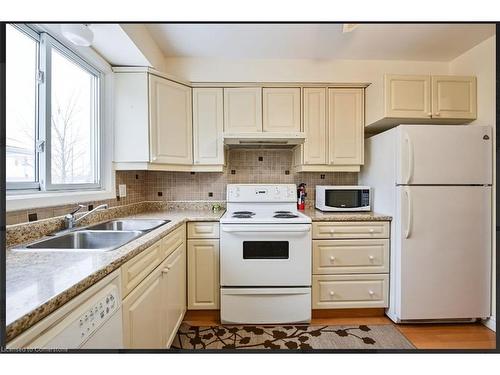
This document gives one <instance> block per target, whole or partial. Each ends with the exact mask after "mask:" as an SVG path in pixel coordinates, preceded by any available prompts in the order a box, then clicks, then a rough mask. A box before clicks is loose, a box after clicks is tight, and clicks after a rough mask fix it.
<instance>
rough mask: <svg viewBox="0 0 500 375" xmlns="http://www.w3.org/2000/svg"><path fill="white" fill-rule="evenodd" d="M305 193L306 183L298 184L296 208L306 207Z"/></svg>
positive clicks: (301, 209)
mask: <svg viewBox="0 0 500 375" xmlns="http://www.w3.org/2000/svg"><path fill="white" fill-rule="evenodd" d="M306 195H307V194H306V184H304V183H301V184H299V186H298V187H297V210H300V211H304V210H305V209H306Z"/></svg>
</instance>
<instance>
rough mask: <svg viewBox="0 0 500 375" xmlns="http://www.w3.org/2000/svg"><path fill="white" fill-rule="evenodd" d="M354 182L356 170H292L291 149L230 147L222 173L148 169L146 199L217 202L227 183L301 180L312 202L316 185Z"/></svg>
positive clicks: (298, 181) (296, 182)
mask: <svg viewBox="0 0 500 375" xmlns="http://www.w3.org/2000/svg"><path fill="white" fill-rule="evenodd" d="M322 177H323V178H322ZM357 181H358V174H357V173H348V172H328V173H326V172H322V173H312V172H302V173H293V171H292V151H291V150H287V149H282V150H246V149H232V150H230V151H229V157H228V165H227V167H226V170H225V171H224V172H223V173H206V172H203V173H201V172H200V173H185V172H158V171H148V173H147V175H146V199H147V200H166V201H184V200H186V201H193V200H213V201H220V200H225V199H226V185H227V184H242V183H280V184H299V183H301V182H304V183H306V190H307V193H308V195H307V200H308V201H309V202H314V189H315V186H316V185H356V184H357Z"/></svg>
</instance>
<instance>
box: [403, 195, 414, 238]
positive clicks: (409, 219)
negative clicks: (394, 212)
mask: <svg viewBox="0 0 500 375" xmlns="http://www.w3.org/2000/svg"><path fill="white" fill-rule="evenodd" d="M405 195H406V201H407V202H408V210H407V215H408V217H407V219H406V230H405V238H410V236H411V227H412V216H413V215H412V212H411V211H412V204H411V194H410V188H409V187H407V188H406V189H405Z"/></svg>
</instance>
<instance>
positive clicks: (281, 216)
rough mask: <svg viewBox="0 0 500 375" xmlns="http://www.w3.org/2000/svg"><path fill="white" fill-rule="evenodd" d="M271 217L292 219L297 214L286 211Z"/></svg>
mask: <svg viewBox="0 0 500 375" xmlns="http://www.w3.org/2000/svg"><path fill="white" fill-rule="evenodd" d="M273 217H275V218H276V219H293V218H295V217H299V215H295V214H292V213H291V212H289V213H286V214H284V213H283V214H276V215H274V216H273Z"/></svg>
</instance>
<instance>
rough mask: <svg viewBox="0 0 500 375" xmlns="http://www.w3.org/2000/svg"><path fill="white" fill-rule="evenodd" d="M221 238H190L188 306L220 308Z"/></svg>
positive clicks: (203, 308) (195, 308)
mask: <svg viewBox="0 0 500 375" xmlns="http://www.w3.org/2000/svg"><path fill="white" fill-rule="evenodd" d="M219 287H220V285H219V240H188V308H189V309H191V310H211V309H218V308H219Z"/></svg>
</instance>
